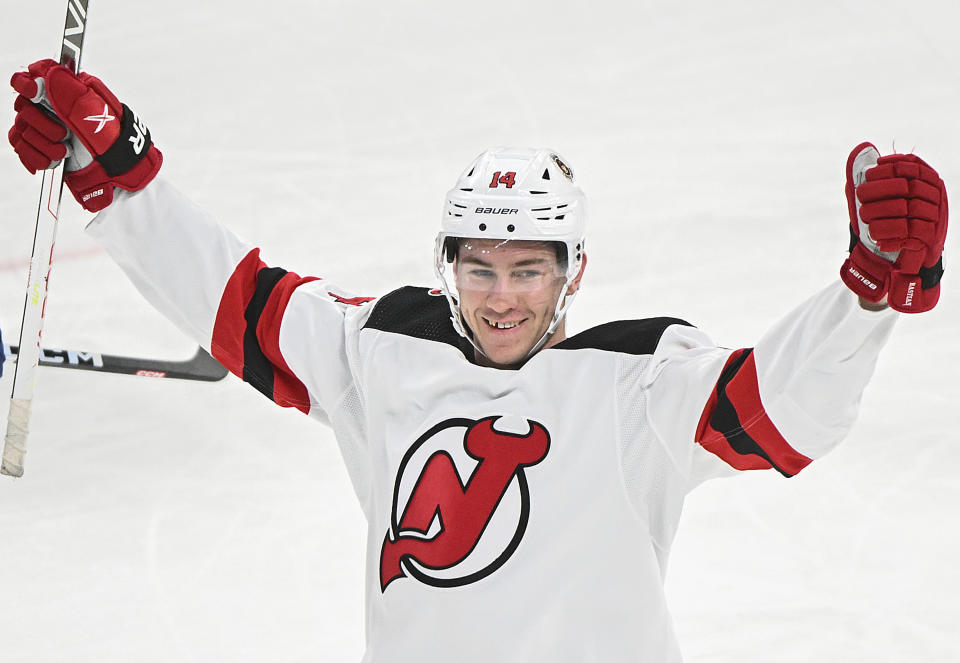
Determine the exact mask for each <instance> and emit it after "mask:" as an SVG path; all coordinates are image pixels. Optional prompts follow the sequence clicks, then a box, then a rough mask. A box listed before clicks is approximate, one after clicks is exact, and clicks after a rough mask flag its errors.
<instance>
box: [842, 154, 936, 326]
mask: <svg viewBox="0 0 960 663" xmlns="http://www.w3.org/2000/svg"><path fill="white" fill-rule="evenodd" d="M846 192H847V207H848V209H849V212H850V257H849V258H847V260H846V262H844V263H843V267H842V268H841V270H840V277H841V278H842V279H843V282H844V283H846V284H847V286H848V287H849V288H850V289H851V290H853V291H854V292H855V293H856V294H858V295H859V296H860V297H863V298H864V299H866V300H868V301H871V302H878V301H880V300H881V299H883V297H884V296H886V297H887V302H888V303H889V304H890V306H891V308H893V309H896V310H897V311H901V312H903V313H922V312H923V311H929V310H930V309H932V308H933V307H934V306H936V304H937V300H938V299H939V298H940V277H941V276H942V275H943V259H942V258H941V254H942V253H943V243H944V240H945V239H946V235H947V191H946V188H945V187H944V184H943V180H941V179H940V176H939V175H938V174H937V171H935V170H934V169H933V168H931V167H930V166H929V165H927V163H926V162H925V161H924V160H923V159H921V158H919V157H917V156H914V155H912V154H891V155H889V156H885V157H881V156H880V153H879V152H878V151H877V148H875V147H874V146H873V145H871V144H870V143H861V144H860V145H857V146H856V147H855V148H854V149H853V152H851V153H850V157H849V158H848V159H847V187H846Z"/></svg>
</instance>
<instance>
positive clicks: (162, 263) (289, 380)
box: [87, 178, 373, 421]
mask: <svg viewBox="0 0 960 663" xmlns="http://www.w3.org/2000/svg"><path fill="white" fill-rule="evenodd" d="M87 231H88V233H89V234H91V235H92V236H93V237H94V238H96V239H97V240H98V241H99V242H100V244H101V245H102V246H103V247H104V248H105V249H106V250H107V252H108V253H109V254H110V256H111V257H112V258H113V259H114V260H115V261H116V262H117V263H118V264H119V265H120V267H121V269H122V270H123V271H124V272H125V273H126V275H127V276H128V277H129V278H130V280H131V281H132V282H133V284H134V286H135V287H136V288H137V289H138V290H139V291H140V293H141V294H143V296H144V297H145V298H146V299H147V300H148V301H149V302H150V303H151V304H152V305H153V306H154V307H155V308H156V309H157V310H159V311H160V313H162V314H163V315H165V316H166V317H167V318H169V319H170V320H171V321H172V322H174V324H176V325H177V326H178V327H179V328H180V329H181V330H183V331H184V332H185V333H186V334H187V335H189V336H190V337H192V338H193V339H194V340H196V341H197V342H198V343H199V344H200V345H201V346H203V347H204V348H206V349H207V350H208V351H209V352H210V353H211V354H212V355H213V357H214V358H216V359H217V360H218V361H219V362H220V363H222V364H223V365H224V366H225V367H226V368H227V369H229V370H230V371H231V372H232V373H234V374H235V375H237V376H239V377H240V378H242V379H243V380H244V381H245V382H248V383H249V384H250V385H252V386H253V387H254V388H256V389H257V390H258V391H260V392H261V393H263V394H264V395H265V396H267V397H268V398H270V399H271V400H273V401H274V402H276V403H277V404H278V405H281V406H284V407H294V408H297V409H299V410H300V411H302V412H304V413H308V414H311V415H314V416H318V417H319V418H321V419H322V420H325V421H329V419H330V418H329V414H330V413H331V412H332V411H333V409H334V408H336V407H337V405H338V402H339V400H340V399H341V398H342V397H343V396H344V394H345V393H347V392H348V391H349V390H350V388H351V386H352V377H351V376H352V372H351V368H350V366H351V360H350V344H351V339H352V338H353V336H352V335H351V334H350V332H349V330H350V329H351V328H353V327H354V326H355V318H357V317H358V316H361V315H362V313H363V311H362V310H361V309H364V308H365V307H364V304H366V303H367V302H369V301H372V299H373V298H371V297H353V296H350V295H348V294H347V293H345V292H343V291H341V290H340V289H339V288H337V287H336V286H334V285H332V284H330V283H329V282H327V281H325V280H323V279H321V278H318V277H301V276H299V275H297V274H295V273H293V272H288V271H286V270H284V269H281V268H278V267H269V266H267V265H266V264H265V263H264V262H263V261H262V260H261V258H260V251H259V249H257V248H255V247H253V246H252V245H250V244H248V243H246V242H244V241H243V240H241V239H240V238H238V237H237V236H236V235H234V234H233V233H232V232H230V231H229V230H227V229H226V228H224V227H223V226H221V225H220V224H218V223H217V222H216V221H214V220H213V218H212V217H211V216H210V215H209V214H207V213H206V212H204V211H203V210H202V209H200V208H199V207H198V206H196V205H195V204H194V203H192V202H191V201H190V200H188V199H187V198H186V197H184V196H183V195H182V194H181V193H180V192H179V191H177V190H176V189H175V188H174V187H173V186H172V185H171V184H169V183H168V182H166V181H165V180H163V179H162V178H157V179H156V180H154V182H152V183H151V184H150V186H148V187H146V188H145V189H143V190H142V191H140V192H137V193H127V192H119V193H118V196H117V199H116V200H115V202H114V203H113V204H112V205H111V206H110V207H108V208H107V209H106V210H104V211H103V212H101V213H100V214H99V215H98V216H97V217H96V218H95V219H94V220H93V222H92V223H91V224H90V225H89V226H88V228H87Z"/></svg>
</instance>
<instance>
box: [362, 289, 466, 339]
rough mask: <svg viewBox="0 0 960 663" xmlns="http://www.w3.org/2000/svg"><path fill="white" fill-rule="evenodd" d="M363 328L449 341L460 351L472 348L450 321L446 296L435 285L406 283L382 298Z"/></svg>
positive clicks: (378, 300)
mask: <svg viewBox="0 0 960 663" xmlns="http://www.w3.org/2000/svg"><path fill="white" fill-rule="evenodd" d="M363 329H376V330H379V331H384V332H390V333H392V334H402V335H404V336H410V337H413V338H419V339H422V340H426V341H436V342H438V343H446V344H448V345H452V346H454V347H457V348H460V349H461V350H464V347H467V348H469V347H470V344H469V343H468V342H467V341H466V339H464V338H463V337H462V336H460V334H458V333H457V331H456V330H455V329H454V328H453V325H452V324H451V322H450V307H449V306H448V304H447V298H446V297H445V296H444V295H443V293H442V292H441V291H440V290H437V289H434V288H422V287H416V286H410V285H407V286H403V287H402V288H397V289H396V290H394V291H393V292H391V293H388V294H386V295H384V296H383V297H380V298H379V299H377V301H376V302H375V303H374V306H373V310H372V311H371V312H370V316H369V317H368V318H367V321H366V322H365V323H364V325H363ZM464 344H466V346H465V345H464Z"/></svg>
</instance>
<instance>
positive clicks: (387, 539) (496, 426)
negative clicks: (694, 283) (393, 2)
mask: <svg viewBox="0 0 960 663" xmlns="http://www.w3.org/2000/svg"><path fill="white" fill-rule="evenodd" d="M12 85H13V87H14V88H15V89H16V91H17V92H18V93H19V94H20V95H21V96H20V97H19V98H18V99H17V101H16V110H17V119H16V123H15V125H14V128H13V129H12V130H11V132H10V141H11V143H12V144H13V146H14V148H15V149H16V151H17V153H18V155H19V156H20V159H21V160H22V161H23V163H24V164H25V165H26V167H27V168H28V169H29V170H31V172H32V171H35V170H38V169H41V168H46V167H48V166H49V165H50V164H51V162H54V161H56V160H59V159H63V158H65V157H66V156H67V154H68V150H67V146H69V151H70V152H69V153H70V157H69V159H68V161H67V164H66V168H67V171H68V173H67V174H66V176H65V181H66V183H67V185H68V186H69V187H70V190H71V191H72V192H73V194H74V195H75V197H76V198H77V200H78V201H79V202H80V203H81V204H82V205H83V206H84V207H86V208H87V209H88V210H91V211H98V212H100V214H99V215H98V216H97V217H96V218H95V219H94V220H93V222H92V223H91V224H90V226H89V229H88V231H89V232H90V234H91V235H93V236H94V237H96V238H97V239H98V240H99V241H100V242H101V243H102V244H103V246H105V247H106V249H107V251H108V252H109V253H110V255H111V256H113V257H114V259H116V260H117V262H118V263H119V264H120V265H121V267H122V268H123V269H124V270H125V271H126V273H127V274H128V275H129V277H130V279H131V280H132V281H133V282H134V283H135V284H136V285H137V287H138V288H139V289H140V291H141V292H142V293H143V294H144V296H145V297H147V299H148V300H150V301H151V302H152V303H153V304H154V305H155V306H156V307H157V308H158V309H159V310H160V311H162V312H163V313H164V314H166V315H167V316H169V317H170V318H171V319H172V320H173V321H174V322H176V323H177V324H178V325H179V326H180V327H181V328H182V329H183V330H184V331H185V332H187V333H188V334H190V335H191V336H193V337H194V338H195V339H196V340H197V341H199V342H200V343H201V344H202V345H203V346H204V347H206V348H209V349H210V351H211V352H212V354H213V355H214V356H215V357H216V358H217V359H219V360H220V361H221V362H222V363H223V364H224V365H225V366H227V367H228V368H229V369H230V370H232V371H233V372H234V373H236V374H237V375H238V376H241V377H242V378H243V379H244V380H246V381H247V382H249V383H250V384H252V385H253V386H254V387H256V388H257V389H258V390H260V391H261V392H263V393H264V394H265V395H267V396H268V397H270V398H271V399H273V400H274V401H276V402H277V403H278V404H280V405H284V406H288V407H295V408H297V409H299V410H301V411H303V412H305V413H307V414H309V415H310V416H313V417H316V418H317V419H319V420H320V421H323V422H325V423H327V424H328V425H330V426H332V427H333V429H334V431H335V433H336V437H337V440H338V443H339V445H340V449H341V451H342V455H343V458H344V461H345V462H346V466H347V468H348V471H349V474H350V478H351V480H352V483H353V487H354V490H355V492H356V495H357V497H358V499H359V501H360V504H361V506H362V509H363V512H364V514H365V516H366V519H367V523H368V540H367V582H366V615H367V618H366V636H367V651H366V655H365V658H364V660H365V661H371V662H373V661H376V662H381V661H390V662H391V663H395V662H406V661H423V660H457V661H468V662H469V661H491V660H496V661H523V662H531V661H550V662H558V661H570V662H581V661H658V662H659V661H677V660H679V658H680V654H679V649H678V647H677V643H676V641H675V637H674V634H673V628H672V625H671V620H670V617H669V615H668V612H667V609H666V602H665V598H664V591H663V577H664V573H665V569H666V563H667V559H668V557H669V554H670V547H671V543H672V541H673V538H674V533H675V531H676V527H677V524H678V521H679V517H680V511H681V508H682V505H683V500H684V497H685V495H686V494H687V492H689V491H690V490H691V489H692V488H694V487H695V486H696V485H697V484H699V483H700V482H702V481H704V480H705V479H707V478H710V477H714V476H719V475H722V474H731V473H734V472H735V471H737V470H748V469H772V470H774V471H777V472H779V473H781V474H783V475H785V476H793V475H795V474H796V473H797V472H799V471H801V470H802V469H803V468H804V467H805V466H806V465H808V464H809V463H810V462H811V460H812V459H814V458H818V457H820V456H822V455H824V454H825V453H827V452H828V451H829V450H830V449H832V448H833V447H834V446H835V445H836V444H837V443H839V442H840V440H841V439H842V438H843V437H844V435H845V434H846V433H847V431H848V430H849V429H850V426H851V425H852V423H853V421H854V418H855V415H856V409H857V404H858V402H859V399H860V397H861V394H862V392H863V389H864V387H865V385H866V384H867V382H868V380H869V378H870V376H871V374H872V372H873V369H874V365H875V361H876V358H877V355H878V353H879V351H880V348H881V347H882V346H883V345H884V343H885V342H886V340H887V338H888V337H889V335H890V333H891V331H892V328H893V326H894V322H895V321H896V319H897V317H898V311H902V312H908V313H910V312H921V311H926V310H929V309H931V308H933V306H934V305H935V304H936V303H937V299H938V296H939V280H940V274H941V273H942V263H941V260H940V253H941V252H942V249H943V243H944V237H945V233H946V226H947V199H946V193H945V189H944V185H943V182H942V181H941V180H940V178H939V176H938V175H937V174H936V172H935V171H934V170H933V169H932V168H930V167H929V166H928V165H927V164H926V163H924V162H923V161H922V160H920V159H919V158H917V157H915V156H912V155H902V154H895V155H890V156H886V157H880V156H879V154H878V152H877V151H876V149H874V147H873V146H872V145H869V144H866V143H865V144H861V145H859V146H857V147H856V148H855V149H854V150H853V152H852V153H851V155H850V158H849V159H848V162H847V189H846V192H847V200H848V203H849V211H850V233H851V251H850V256H849V258H848V259H847V260H846V262H845V263H844V265H843V267H842V271H841V278H840V279H837V280H836V282H835V283H833V284H831V285H830V286H829V287H827V288H825V289H824V290H823V291H821V292H819V293H817V294H815V295H813V296H812V297H811V298H810V299H808V300H807V301H806V302H803V303H801V304H800V305H799V306H798V307H797V308H796V309H795V310H794V311H793V312H792V313H791V314H790V315H789V316H787V317H786V318H785V319H783V320H782V321H780V322H778V323H776V324H775V325H774V326H773V327H772V328H771V329H770V330H769V331H768V332H767V333H766V334H765V335H763V336H762V337H761V338H760V339H759V341H758V342H757V344H756V346H755V347H754V348H742V349H737V350H729V349H724V348H719V347H717V346H716V345H715V344H714V343H713V342H712V341H711V340H710V339H709V338H708V337H707V336H706V335H705V334H704V333H703V332H701V331H699V330H698V329H696V328H694V327H692V326H690V325H688V324H687V323H685V322H683V321H681V320H675V319H666V318H655V319H648V320H620V321H615V322H610V323H607V324H604V325H601V326H599V327H596V328H593V329H590V330H587V331H585V332H582V333H580V334H577V335H575V336H572V337H569V338H567V337H566V333H565V327H564V314H565V312H566V311H567V309H568V307H569V305H570V303H571V302H572V300H573V298H574V296H575V295H576V294H577V291H578V289H579V287H580V283H581V279H582V277H583V273H584V269H585V267H586V263H587V259H586V253H585V252H584V230H585V223H586V206H585V202H584V197H583V195H582V193H581V192H580V190H579V188H578V187H577V186H576V185H575V184H574V179H573V173H572V171H571V170H570V168H569V165H568V164H567V163H566V162H565V161H564V160H563V159H561V158H560V157H559V156H557V155H556V153H554V152H550V151H548V150H527V149H503V150H490V151H487V152H484V153H483V154H482V155H481V156H480V157H479V158H478V159H477V160H475V161H474V162H473V163H472V164H471V165H470V166H468V168H467V169H466V170H465V171H464V173H463V175H462V176H461V177H460V178H459V180H458V181H457V182H456V185H455V186H454V188H453V189H452V190H451V191H450V192H449V194H448V195H447V199H446V204H445V209H444V215H443V218H442V221H441V231H440V233H439V236H438V237H437V240H436V271H437V273H438V275H439V277H440V282H441V283H440V285H441V287H440V288H437V289H431V288H416V287H403V288H400V289H398V290H395V291H394V292H391V293H389V294H387V295H385V296H382V297H379V298H371V297H356V296H352V295H350V294H348V293H347V292H345V291H344V290H341V289H340V288H339V287H337V286H335V285H332V284H330V283H328V282H327V281H325V280H322V279H316V278H302V277H300V276H297V275H296V274H293V273H290V272H287V271H284V270H282V269H279V268H275V267H267V266H266V265H264V264H263V262H261V260H260V258H259V252H258V250H257V249H256V248H254V247H252V246H249V245H247V244H245V243H244V242H242V241H241V240H239V239H238V238H236V237H235V236H234V235H233V234H231V233H230V232H229V231H227V230H226V229H224V228H223V227H221V226H220V225H218V224H217V223H215V222H214V221H213V220H212V219H211V218H210V217H209V216H208V215H207V214H205V213H204V212H203V211H201V210H200V209H198V208H197V207H196V206H194V205H193V204H192V203H190V202H189V201H188V200H187V199H186V198H185V197H184V196H182V195H181V194H180V193H179V192H178V191H177V190H176V189H174V188H173V186H171V185H170V184H169V183H168V182H166V181H164V180H163V178H161V177H156V175H157V172H158V170H159V168H160V165H161V156H160V153H159V151H158V150H157V148H156V147H155V146H154V145H153V144H152V141H151V138H150V134H149V132H148V131H147V130H146V127H144V126H143V124H142V123H141V122H139V121H138V120H137V116H136V115H135V114H134V113H133V112H132V111H131V110H130V109H129V108H127V107H126V106H123V105H121V104H120V103H119V102H118V100H117V99H116V98H115V97H114V95H113V94H111V93H110V92H109V91H108V90H107V88H106V87H105V86H104V85H103V84H102V83H101V82H100V81H99V80H98V79H96V78H93V77H91V76H88V75H86V74H81V75H80V76H75V75H74V74H72V73H71V72H70V71H69V70H67V69H64V68H63V67H60V66H58V65H56V64H55V63H53V62H52V61H42V62H38V63H35V64H34V65H31V67H30V68H29V70H28V71H27V72H20V73H17V74H15V75H14V77H13V80H12ZM40 103H45V104H47V105H48V106H49V107H50V108H51V109H52V111H51V112H52V115H55V118H54V117H52V116H51V114H48V113H47V112H45V111H43V110H41V108H40V107H39V106H38V105H37V104H40ZM571 385H578V386H579V388H578V389H575V390H574V389H571V388H570V386H571ZM797 637H803V636H802V635H800V634H798V636H797Z"/></svg>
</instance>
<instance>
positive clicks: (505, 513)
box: [380, 417, 550, 591]
mask: <svg viewBox="0 0 960 663" xmlns="http://www.w3.org/2000/svg"><path fill="white" fill-rule="evenodd" d="M499 419H500V417H487V418H486V419H480V420H479V421H474V420H472V419H448V420H447V421H444V422H443V423H440V424H438V425H436V426H434V427H433V428H431V429H430V430H429V431H427V432H426V433H424V434H423V435H422V436H421V437H420V439H418V440H417V441H416V442H415V443H414V444H413V446H412V447H410V449H409V450H408V451H407V453H406V455H405V456H404V457H403V460H402V462H401V463H400V468H399V470H398V471H397V481H396V485H395V487H394V491H393V512H392V515H391V521H390V530H389V531H388V532H387V535H386V537H385V538H384V541H383V548H382V550H381V552H380V588H381V590H383V591H386V589H387V585H389V584H390V583H391V582H393V581H394V580H397V579H398V578H403V577H405V576H408V575H409V576H412V577H414V578H416V579H417V580H419V581H420V582H423V583H426V584H428V585H433V586H435V587H458V586H460V585H466V584H469V583H472V582H476V581H478V580H480V579H482V578H485V577H487V576H488V575H490V574H491V573H493V572H494V571H496V570H497V569H498V568H500V567H501V566H503V564H504V563H505V562H506V561H507V560H508V559H509V558H510V556H511V555H513V553H514V552H515V551H516V549H517V546H519V545H520V540H521V539H522V538H523V534H524V532H525V531H526V528H527V520H528V518H529V514H530V493H529V490H528V487H527V479H526V475H525V474H524V468H526V467H530V466H531V465H536V464H537V463H539V462H540V461H542V460H543V459H544V458H545V457H546V455H547V451H548V450H549V449H550V435H549V433H547V430H546V429H545V428H544V427H543V426H542V425H540V424H538V423H536V422H534V421H527V422H526V426H527V427H528V428H529V431H528V432H526V433H509V432H503V431H502V430H497V429H495V428H494V424H495V423H496V422H497V421H498V420H499ZM463 476H466V477H467V479H466V481H464V480H463V479H462V478H461V477H463Z"/></svg>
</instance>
